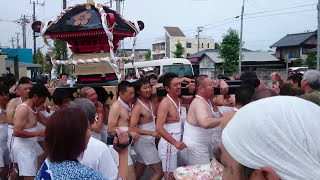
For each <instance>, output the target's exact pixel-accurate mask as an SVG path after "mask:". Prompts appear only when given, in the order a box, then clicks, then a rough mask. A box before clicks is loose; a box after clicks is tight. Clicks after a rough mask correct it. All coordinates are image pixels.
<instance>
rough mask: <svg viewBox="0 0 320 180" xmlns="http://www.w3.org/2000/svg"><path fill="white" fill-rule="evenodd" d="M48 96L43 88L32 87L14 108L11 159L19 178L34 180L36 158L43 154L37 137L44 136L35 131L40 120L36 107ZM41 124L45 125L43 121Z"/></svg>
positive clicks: (39, 85) (39, 86) (40, 132)
mask: <svg viewBox="0 0 320 180" xmlns="http://www.w3.org/2000/svg"><path fill="white" fill-rule="evenodd" d="M49 95H50V93H49V91H48V89H47V88H46V87H45V86H43V85H41V84H37V85H34V86H33V87H32V88H31V90H30V93H29V96H28V99H27V100H26V101H25V102H24V103H22V104H20V105H19V106H18V107H17V108H16V112H15V114H14V119H13V122H14V127H13V135H14V139H13V159H14V161H15V162H17V164H18V167H19V176H24V179H34V177H35V175H36V173H37V169H38V168H37V162H38V156H39V155H40V154H41V153H42V152H43V151H42V149H41V147H40V145H39V144H38V143H37V137H38V136H44V130H42V131H37V127H36V126H37V120H40V119H39V118H38V112H37V110H36V107H39V106H40V105H42V104H43V103H44V102H45V100H46V98H47V97H48V96H49ZM41 120H43V119H41ZM41 123H42V124H44V125H46V122H45V121H41Z"/></svg>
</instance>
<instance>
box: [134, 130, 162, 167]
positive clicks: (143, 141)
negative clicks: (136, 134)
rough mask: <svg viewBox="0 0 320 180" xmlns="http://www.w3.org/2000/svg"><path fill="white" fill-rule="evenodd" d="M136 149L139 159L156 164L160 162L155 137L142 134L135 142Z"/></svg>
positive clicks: (146, 163)
mask: <svg viewBox="0 0 320 180" xmlns="http://www.w3.org/2000/svg"><path fill="white" fill-rule="evenodd" d="M134 151H135V152H136V153H137V161H138V162H140V163H142V164H145V165H150V164H156V163H158V162H160V158H159V154H158V150H157V148H156V143H155V138H154V137H152V136H149V137H148V136H140V138H139V139H138V140H137V141H136V142H135V143H134Z"/></svg>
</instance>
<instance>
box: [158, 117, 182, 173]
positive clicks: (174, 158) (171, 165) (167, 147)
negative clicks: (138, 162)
mask: <svg viewBox="0 0 320 180" xmlns="http://www.w3.org/2000/svg"><path fill="white" fill-rule="evenodd" d="M163 127H164V129H165V130H166V131H167V132H168V133H169V134H170V135H171V136H172V137H173V138H174V139H175V140H176V141H177V142H180V141H181V122H177V123H169V124H166V123H165V124H164V125H163ZM158 151H159V157H160V159H161V162H162V169H163V171H164V172H173V171H174V170H175V169H176V168H177V163H178V152H179V150H178V149H177V148H176V147H174V146H173V145H172V144H170V143H169V142H167V141H166V140H165V139H164V138H161V139H160V142H159V144H158Z"/></svg>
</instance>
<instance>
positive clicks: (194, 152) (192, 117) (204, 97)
mask: <svg viewBox="0 0 320 180" xmlns="http://www.w3.org/2000/svg"><path fill="white" fill-rule="evenodd" d="M196 91H197V95H196V97H195V98H194V99H193V101H192V103H191V105H190V108H189V112H188V116H187V121H186V123H185V126H184V134H183V142H184V143H185V144H186V146H187V147H188V149H187V151H188V165H203V164H209V163H210V154H209V152H210V148H211V137H212V128H214V127H217V126H219V125H220V119H219V118H213V116H214V113H215V111H214V109H213V106H212V104H211V102H210V99H211V98H213V95H214V85H213V82H212V80H211V79H210V78H209V77H208V76H206V75H200V76H198V77H197V78H196Z"/></svg>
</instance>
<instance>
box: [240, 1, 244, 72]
mask: <svg viewBox="0 0 320 180" xmlns="http://www.w3.org/2000/svg"><path fill="white" fill-rule="evenodd" d="M244 3H245V0H243V5H242V11H241V29H240V48H239V75H241V61H242V57H243V56H242V46H243V43H242V34H243V13H244Z"/></svg>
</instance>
